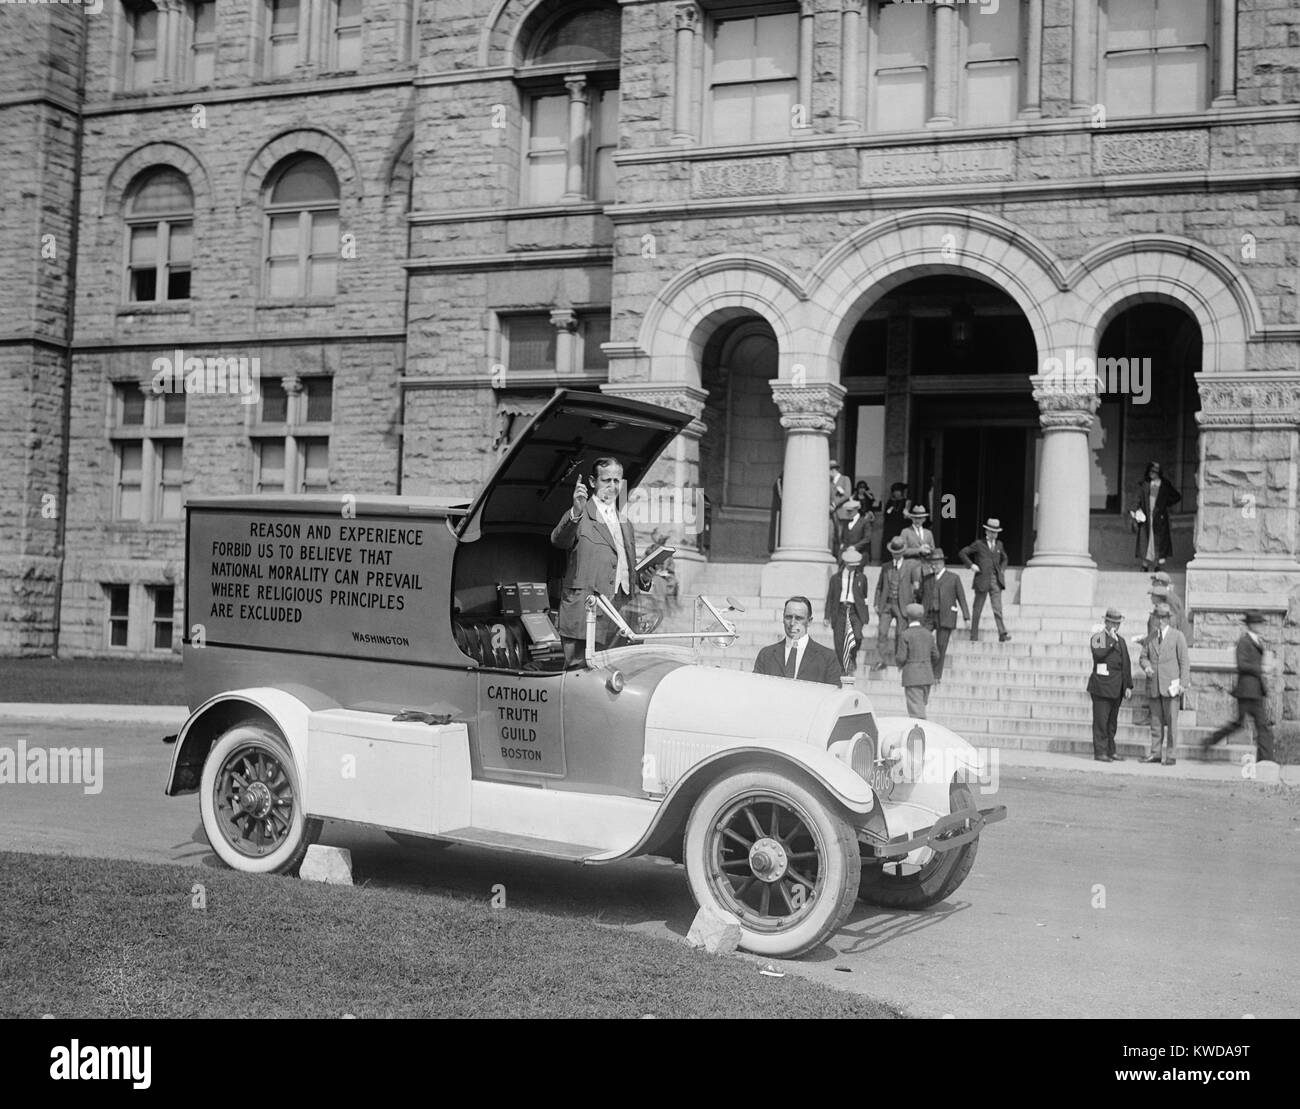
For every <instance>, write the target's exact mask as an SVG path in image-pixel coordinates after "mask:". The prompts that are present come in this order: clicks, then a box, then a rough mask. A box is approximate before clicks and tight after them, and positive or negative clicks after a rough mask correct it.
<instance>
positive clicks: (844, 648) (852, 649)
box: [825, 547, 871, 677]
mask: <svg viewBox="0 0 1300 1109" xmlns="http://www.w3.org/2000/svg"><path fill="white" fill-rule="evenodd" d="M870 619H871V609H870V608H869V607H868V606H867V576H866V574H864V573H863V572H862V554H861V552H860V551H858V549H857V548H856V547H845V548H844V550H843V551H842V552H841V554H840V568H839V570H838V571H837V572H836V573H834V574H832V575H831V579H830V581H829V582H827V584H826V609H825V620H826V623H827V624H829V625H830V627H831V631H832V632H833V633H834V636H835V655H836V657H837V658H838V659H839V660H840V664H841V665H842V666H843V667H844V673H845V675H847V676H849V677H852V676H853V675H854V674H855V673H856V672H857V669H858V648H859V647H860V646H862V629H863V627H864V626H865V625H866V624H867V622H868V621H869V620H870Z"/></svg>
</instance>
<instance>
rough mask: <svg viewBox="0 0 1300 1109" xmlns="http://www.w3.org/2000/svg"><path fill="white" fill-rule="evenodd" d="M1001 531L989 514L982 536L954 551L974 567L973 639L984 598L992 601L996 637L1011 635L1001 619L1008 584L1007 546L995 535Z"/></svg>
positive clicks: (1002, 637) (971, 629)
mask: <svg viewBox="0 0 1300 1109" xmlns="http://www.w3.org/2000/svg"><path fill="white" fill-rule="evenodd" d="M1001 534H1002V522H1001V521H1000V520H998V519H996V518H993V517H990V518H989V519H988V520H986V521H985V523H984V538H983V539H977V540H975V542H974V543H971V544H970V545H969V546H966V547H963V548H962V549H961V550H960V551H958V552H957V557H958V558H960V559H961V560H962V562H963V563H964V564H965V565H966V566H967V567H968V568H970V569H972V570H974V571H975V578H974V580H973V581H972V582H971V587H972V588H973V589H974V590H975V611H974V612H973V613H972V614H971V621H970V638H971V642H972V643H974V642H975V641H976V640H977V639H979V637H980V613H981V612H983V611H984V601H985V598H987V599H988V600H989V601H990V602H991V603H992V605H993V619H994V620H995V621H996V622H997V625H998V641H999V642H1000V643H1005V642H1006V641H1007V640H1008V639H1010V638H1011V636H1009V635H1008V634H1007V626H1006V624H1005V623H1004V622H1003V620H1002V591H1003V590H1004V589H1005V588H1006V587H1007V580H1006V574H1005V571H1006V568H1007V549H1006V547H1004V546H1003V545H1002V540H1001V539H999V538H998V536H999V535H1001Z"/></svg>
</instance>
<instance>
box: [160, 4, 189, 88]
mask: <svg viewBox="0 0 1300 1109" xmlns="http://www.w3.org/2000/svg"><path fill="white" fill-rule="evenodd" d="M157 8H158V58H157V63H156V65H157V74H158V76H157V81H159V82H161V83H163V84H168V85H170V84H176V83H177V82H181V81H184V80H185V67H184V64H183V61H182V51H181V43H182V42H183V41H184V38H185V36H184V33H183V27H182V23H183V22H184V18H185V11H184V6H183V5H182V4H181V2H180V0H159V3H158V4H157Z"/></svg>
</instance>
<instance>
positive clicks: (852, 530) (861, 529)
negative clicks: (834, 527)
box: [835, 513, 871, 558]
mask: <svg viewBox="0 0 1300 1109" xmlns="http://www.w3.org/2000/svg"><path fill="white" fill-rule="evenodd" d="M870 546H871V526H870V525H869V524H868V523H867V517H866V514H865V513H859V514H858V522H857V523H856V524H852V525H850V524H849V522H848V521H847V520H845V521H844V527H843V528H842V529H841V530H840V550H841V551H842V550H843V549H844V548H845V547H856V548H857V549H858V551H859V552H860V553H861V554H862V557H863V558H866V557H867V548H868V547H870ZM835 553H836V554H839V553H840V552H839V551H836V552H835Z"/></svg>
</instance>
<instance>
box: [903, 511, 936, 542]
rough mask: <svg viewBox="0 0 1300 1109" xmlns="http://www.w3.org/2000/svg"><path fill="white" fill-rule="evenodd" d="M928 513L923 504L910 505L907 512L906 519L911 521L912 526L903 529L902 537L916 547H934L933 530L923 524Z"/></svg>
mask: <svg viewBox="0 0 1300 1109" xmlns="http://www.w3.org/2000/svg"><path fill="white" fill-rule="evenodd" d="M929 515H930V514H929V513H928V512H927V511H926V510H925V506H924V505H919V504H914V505H912V510H911V511H910V512H909V513H908V514H907V516H908V519H910V520H911V521H912V526H911V527H909V528H907V529H905V530H904V532H903V539H904V540H905V541H907V542H908V543H910V544H911V545H912V546H914V547H916V548H917V549H920V548H921V547H931V548H933V547H934V532H932V531H931V530H930V529H929V528H927V527H926V526H925V521H926V518H927V517H928V516H929Z"/></svg>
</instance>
